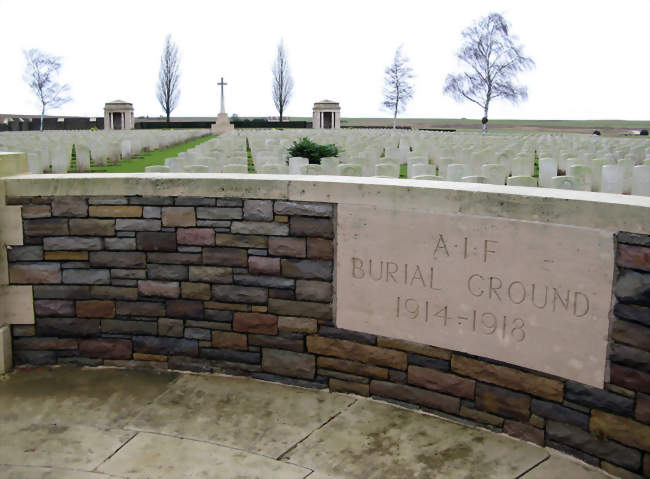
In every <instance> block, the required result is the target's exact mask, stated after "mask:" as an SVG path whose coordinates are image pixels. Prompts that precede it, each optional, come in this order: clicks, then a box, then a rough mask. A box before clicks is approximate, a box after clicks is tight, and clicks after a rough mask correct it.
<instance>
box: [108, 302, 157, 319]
mask: <svg viewBox="0 0 650 479" xmlns="http://www.w3.org/2000/svg"><path fill="white" fill-rule="evenodd" d="M115 310H116V313H117V315H118V316H152V317H156V316H164V315H165V305H164V303H157V302H151V301H117V302H116V304H115Z"/></svg>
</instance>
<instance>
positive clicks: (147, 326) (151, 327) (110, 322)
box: [101, 319, 158, 359]
mask: <svg viewBox="0 0 650 479" xmlns="http://www.w3.org/2000/svg"><path fill="white" fill-rule="evenodd" d="M101 329H102V333H108V334H129V335H134V334H136V335H146V336H155V335H157V334H158V325H157V323H156V322H155V321H142V320H138V321H124V320H121V319H102V321H101ZM134 359H142V358H134Z"/></svg>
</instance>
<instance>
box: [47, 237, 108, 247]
mask: <svg viewBox="0 0 650 479" xmlns="http://www.w3.org/2000/svg"><path fill="white" fill-rule="evenodd" d="M103 248H104V243H103V241H102V239H101V238H96V237H90V238H88V237H83V236H64V237H49V238H43V249H44V250H45V251H79V250H87V251H97V250H101V249H103Z"/></svg>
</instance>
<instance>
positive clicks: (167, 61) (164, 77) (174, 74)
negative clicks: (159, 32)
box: [156, 35, 181, 123]
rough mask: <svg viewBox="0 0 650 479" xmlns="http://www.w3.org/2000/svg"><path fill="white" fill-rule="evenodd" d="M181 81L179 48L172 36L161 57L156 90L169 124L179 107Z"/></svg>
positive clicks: (169, 37) (166, 43)
mask: <svg viewBox="0 0 650 479" xmlns="http://www.w3.org/2000/svg"><path fill="white" fill-rule="evenodd" d="M180 79H181V70H180V56H179V53H178V46H177V45H176V44H175V43H174V42H173V41H172V37H171V35H167V38H166V39H165V48H164V49H163V52H162V55H161V57H160V71H159V72H158V85H157V88H156V96H157V98H158V103H160V106H161V107H162V109H163V111H164V112H165V115H166V116H167V123H169V115H170V114H171V112H172V111H174V109H175V108H176V106H178V98H179V97H180V95H181V89H180Z"/></svg>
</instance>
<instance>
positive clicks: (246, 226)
mask: <svg viewBox="0 0 650 479" xmlns="http://www.w3.org/2000/svg"><path fill="white" fill-rule="evenodd" d="M230 231H231V232H233V233H236V234H244V235H268V236H289V225H288V224H284V223H275V222H264V221H233V222H232V225H231V226H230Z"/></svg>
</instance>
